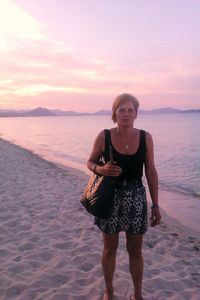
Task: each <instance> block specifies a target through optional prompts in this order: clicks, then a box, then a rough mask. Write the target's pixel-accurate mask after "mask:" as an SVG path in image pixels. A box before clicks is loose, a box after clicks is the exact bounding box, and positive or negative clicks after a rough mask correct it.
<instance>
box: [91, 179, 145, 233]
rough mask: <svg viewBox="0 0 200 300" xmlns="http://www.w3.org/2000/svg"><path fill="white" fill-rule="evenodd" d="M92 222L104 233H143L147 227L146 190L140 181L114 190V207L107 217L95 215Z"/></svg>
mask: <svg viewBox="0 0 200 300" xmlns="http://www.w3.org/2000/svg"><path fill="white" fill-rule="evenodd" d="M94 224H96V225H97V226H98V228H99V229H100V230H101V231H103V232H106V233H116V232H120V231H125V232H127V233H131V234H144V233H145V232H146V231H147V227H148V217H147V200H146V190H145V187H144V186H143V184H142V183H141V181H136V182H135V183H134V184H132V185H131V186H130V185H128V186H122V187H121V188H119V189H116V190H115V198H114V207H113V210H112V213H111V215H110V217H109V218H107V219H101V218H97V217H95V219H94Z"/></svg>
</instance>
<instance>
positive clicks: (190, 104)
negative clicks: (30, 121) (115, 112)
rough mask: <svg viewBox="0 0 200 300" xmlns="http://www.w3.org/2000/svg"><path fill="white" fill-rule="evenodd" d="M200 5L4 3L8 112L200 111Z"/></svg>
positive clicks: (2, 75) (90, 0) (3, 83)
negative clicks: (121, 105)
mask: <svg viewBox="0 0 200 300" xmlns="http://www.w3.org/2000/svg"><path fill="white" fill-rule="evenodd" d="M199 32H200V1H198V0H167V1H164V0H101V1H100V0H73V1H72V0H0V109H34V108H36V107H38V106H42V107H46V108H49V109H56V108H58V109H63V110H74V111H82V112H83V111H97V110H99V109H110V108H111V105H112V102H113V99H114V97H115V96H116V95H118V94H120V93H122V92H129V93H132V94H133V95H135V96H137V97H138V99H139V101H140V103H141V108H142V109H152V108H158V107H175V108H180V109H188V108H200V38H199Z"/></svg>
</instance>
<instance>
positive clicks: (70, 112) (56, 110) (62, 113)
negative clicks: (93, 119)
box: [52, 109, 80, 116]
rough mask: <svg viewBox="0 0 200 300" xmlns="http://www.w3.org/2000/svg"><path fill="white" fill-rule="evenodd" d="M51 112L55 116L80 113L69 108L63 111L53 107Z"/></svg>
mask: <svg viewBox="0 0 200 300" xmlns="http://www.w3.org/2000/svg"><path fill="white" fill-rule="evenodd" d="M52 112H53V113H55V114H56V115H57V116H78V115H80V113H78V112H75V111H72V110H69V111H63V110H60V109H54V110H52Z"/></svg>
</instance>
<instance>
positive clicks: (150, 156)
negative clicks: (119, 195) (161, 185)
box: [145, 132, 161, 226]
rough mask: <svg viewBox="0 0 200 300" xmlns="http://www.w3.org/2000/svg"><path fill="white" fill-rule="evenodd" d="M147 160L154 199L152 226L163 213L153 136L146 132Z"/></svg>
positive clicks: (151, 192) (149, 183) (148, 178)
mask: <svg viewBox="0 0 200 300" xmlns="http://www.w3.org/2000/svg"><path fill="white" fill-rule="evenodd" d="M146 146H147V152H146V161H145V173H146V177H147V182H148V186H149V192H150V195H151V200H152V204H153V206H152V216H151V219H152V226H155V225H157V224H158V223H159V221H160V218H161V215H160V211H159V207H158V174H157V170H156V167H155V163H154V149H153V139H152V136H151V135H150V134H149V133H148V132H146Z"/></svg>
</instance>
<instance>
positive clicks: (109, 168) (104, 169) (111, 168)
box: [99, 161, 122, 177]
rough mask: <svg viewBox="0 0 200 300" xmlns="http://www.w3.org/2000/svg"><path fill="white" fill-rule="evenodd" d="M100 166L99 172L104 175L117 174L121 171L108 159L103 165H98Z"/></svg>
mask: <svg viewBox="0 0 200 300" xmlns="http://www.w3.org/2000/svg"><path fill="white" fill-rule="evenodd" d="M99 168H100V170H99V171H100V172H99V173H100V174H102V175H104V176H114V177H116V176H119V175H120V174H121V172H122V169H121V168H120V167H119V166H118V165H117V164H114V163H111V162H110V161H109V162H107V163H106V164H105V165H103V166H99Z"/></svg>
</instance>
